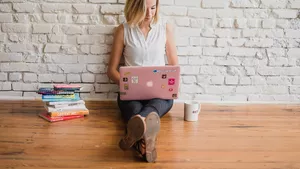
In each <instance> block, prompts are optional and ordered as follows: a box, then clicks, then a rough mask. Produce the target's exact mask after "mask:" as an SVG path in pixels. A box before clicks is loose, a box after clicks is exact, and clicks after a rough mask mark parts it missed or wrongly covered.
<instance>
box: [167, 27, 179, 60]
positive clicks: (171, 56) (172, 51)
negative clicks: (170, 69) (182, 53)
mask: <svg viewBox="0 0 300 169" xmlns="http://www.w3.org/2000/svg"><path fill="white" fill-rule="evenodd" d="M166 29H167V42H166V55H167V58H168V64H169V65H178V56H177V49H176V44H175V38H174V33H173V28H172V26H171V25H170V24H167V28H166Z"/></svg>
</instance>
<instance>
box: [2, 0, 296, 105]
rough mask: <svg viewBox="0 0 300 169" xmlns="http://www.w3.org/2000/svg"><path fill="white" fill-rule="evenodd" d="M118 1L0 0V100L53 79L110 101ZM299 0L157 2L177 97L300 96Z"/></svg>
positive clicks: (23, 94)
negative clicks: (173, 49)
mask: <svg viewBox="0 0 300 169" xmlns="http://www.w3.org/2000/svg"><path fill="white" fill-rule="evenodd" d="M124 2H125V0H64V1H60V0H39V1H30V2H29V1H25V0H2V1H1V3H0V98H6V97H8V98H11V97H15V98H22V97H24V98H36V97H38V96H37V95H36V94H35V91H36V90H37V89H38V88H39V87H47V86H49V85H51V84H54V83H76V84H81V85H82V86H83V90H82V93H81V96H82V97H83V98H84V99H96V100H104V99H115V97H116V93H115V92H117V91H118V87H117V86H116V85H115V84H112V82H111V81H110V80H109V79H108V78H107V76H106V69H107V63H108V59H109V54H110V51H111V44H112V37H113V36H112V34H113V31H114V28H115V27H116V26H117V25H118V24H120V23H121V22H122V21H124V13H123V12H124V9H123V8H124ZM299 12H300V1H299V0H161V15H162V18H163V19H164V20H169V21H170V22H171V23H173V24H174V26H175V32H176V44H177V50H178V55H179V63H180V65H181V68H182V72H181V75H182V77H181V82H182V84H181V89H180V99H181V100H189V99H197V100H201V101H207V102H220V101H221V102H222V101H226V102H227V101H233V102H240V101H242V102H297V103H300V19H299V18H300V15H299Z"/></svg>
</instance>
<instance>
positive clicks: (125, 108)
mask: <svg viewBox="0 0 300 169" xmlns="http://www.w3.org/2000/svg"><path fill="white" fill-rule="evenodd" d="M117 102H118V106H119V108H120V111H121V115H122V118H123V120H124V121H125V122H128V120H129V119H130V118H131V117H132V116H134V115H137V114H139V115H141V116H142V117H146V116H147V115H148V114H149V113H151V112H153V111H154V112H156V113H157V114H158V115H159V116H160V117H163V116H164V115H165V114H167V113H168V112H169V111H170V110H171V108H172V107H173V104H174V101H173V100H172V99H171V100H165V99H158V98H157V99H150V100H120V93H119V94H118V99H117Z"/></svg>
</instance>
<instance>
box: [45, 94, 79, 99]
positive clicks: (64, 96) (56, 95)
mask: <svg viewBox="0 0 300 169" xmlns="http://www.w3.org/2000/svg"><path fill="white" fill-rule="evenodd" d="M76 94H78V93H76ZM64 98H67V99H74V98H75V94H65V95H64V94H62V95H60V94H55V95H50V94H49V95H42V99H64Z"/></svg>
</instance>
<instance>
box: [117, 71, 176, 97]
mask: <svg viewBox="0 0 300 169" xmlns="http://www.w3.org/2000/svg"><path fill="white" fill-rule="evenodd" d="M120 76H121V78H120V99H121V100H147V99H153V98H160V99H177V98H178V93H179V82H180V67H179V66H169V65H168V66H143V67H141V66H124V67H120Z"/></svg>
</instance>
